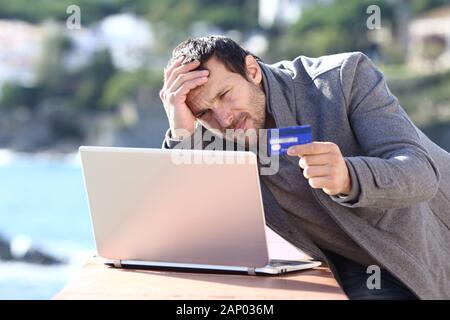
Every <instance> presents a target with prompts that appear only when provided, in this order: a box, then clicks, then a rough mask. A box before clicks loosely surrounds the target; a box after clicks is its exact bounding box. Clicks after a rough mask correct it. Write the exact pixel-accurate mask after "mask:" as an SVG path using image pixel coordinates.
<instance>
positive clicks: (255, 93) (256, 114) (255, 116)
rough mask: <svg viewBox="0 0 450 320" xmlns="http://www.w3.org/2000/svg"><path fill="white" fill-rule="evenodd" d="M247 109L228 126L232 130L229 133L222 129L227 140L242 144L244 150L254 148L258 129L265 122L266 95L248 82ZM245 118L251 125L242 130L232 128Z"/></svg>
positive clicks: (262, 126)
mask: <svg viewBox="0 0 450 320" xmlns="http://www.w3.org/2000/svg"><path fill="white" fill-rule="evenodd" d="M248 86H249V91H250V93H249V99H248V102H247V103H248V106H249V111H248V112H243V113H242V114H241V115H240V117H239V118H238V119H236V121H235V122H234V123H233V124H232V125H231V126H230V128H228V129H229V130H231V131H232V134H231V135H230V134H229V132H228V133H227V132H226V130H224V132H223V134H224V136H225V138H226V139H227V140H233V141H234V142H236V143H237V144H239V145H241V146H244V148H245V150H248V149H252V148H255V147H256V145H257V143H258V137H259V131H260V129H263V128H264V125H265V122H266V95H265V93H264V91H263V90H262V89H261V88H260V87H259V86H257V85H256V84H254V83H252V82H249V83H248ZM244 118H245V121H249V120H250V121H252V122H253V126H252V127H250V128H247V129H246V130H245V131H244V130H239V129H238V130H234V128H235V127H236V125H238V124H239V122H240V121H241V120H242V119H244Z"/></svg>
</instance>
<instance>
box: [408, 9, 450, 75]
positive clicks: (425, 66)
mask: <svg viewBox="0 0 450 320" xmlns="http://www.w3.org/2000/svg"><path fill="white" fill-rule="evenodd" d="M409 36H410V41H409V50H408V52H409V54H408V64H409V65H410V66H411V67H412V68H414V69H416V70H418V71H423V72H427V73H428V72H436V71H442V70H446V69H450V5H447V6H442V7H438V8H435V9H433V10H431V11H429V12H427V13H425V14H424V15H422V16H420V17H418V18H416V19H415V20H413V21H411V23H410V25H409Z"/></svg>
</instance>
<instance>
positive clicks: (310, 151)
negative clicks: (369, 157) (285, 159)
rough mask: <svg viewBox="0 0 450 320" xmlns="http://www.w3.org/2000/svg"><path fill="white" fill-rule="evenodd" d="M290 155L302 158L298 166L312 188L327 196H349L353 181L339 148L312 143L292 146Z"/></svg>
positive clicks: (321, 143) (334, 145)
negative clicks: (320, 190)
mask: <svg viewBox="0 0 450 320" xmlns="http://www.w3.org/2000/svg"><path fill="white" fill-rule="evenodd" d="M288 155H290V156H298V157H299V158H300V160H299V162H298V165H299V166H300V168H302V169H303V176H304V177H305V178H306V179H308V183H309V185H310V186H311V187H312V188H315V189H322V190H323V191H324V192H325V193H326V194H329V195H331V196H334V195H348V194H349V193H350V190H351V188H352V181H351V178H350V174H349V171H348V168H347V164H346V162H345V160H344V157H343V156H342V153H341V150H340V149H339V147H338V146H337V145H336V144H335V143H332V142H318V141H315V142H312V143H308V144H302V145H296V146H292V147H290V148H289V149H288Z"/></svg>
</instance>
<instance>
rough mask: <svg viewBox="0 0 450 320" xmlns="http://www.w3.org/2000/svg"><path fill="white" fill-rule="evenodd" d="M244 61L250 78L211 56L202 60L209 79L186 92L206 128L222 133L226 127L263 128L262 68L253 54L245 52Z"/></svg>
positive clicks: (245, 129) (191, 107)
mask: <svg viewBox="0 0 450 320" xmlns="http://www.w3.org/2000/svg"><path fill="white" fill-rule="evenodd" d="M246 61H248V62H249V63H247V71H248V72H249V79H250V81H249V80H247V79H244V78H243V77H242V76H241V75H240V74H238V73H233V72H231V71H229V70H228V69H226V67H225V66H224V65H223V64H222V63H221V62H220V61H219V60H217V59H216V58H215V57H214V56H213V57H212V58H210V59H209V60H208V61H207V62H206V63H205V65H204V66H205V68H206V69H208V70H209V77H208V81H207V82H206V83H205V84H204V85H202V86H200V87H198V88H195V89H194V90H192V91H191V92H189V94H188V96H187V100H186V103H187V105H188V106H189V108H190V109H191V111H192V113H193V114H194V116H195V117H196V118H197V120H198V121H199V122H200V123H201V124H202V125H203V126H205V127H206V128H207V129H213V131H215V130H217V131H220V132H221V133H222V134H223V135H225V130H227V129H234V130H237V129H242V130H244V131H246V132H247V130H249V129H255V130H256V132H257V131H258V130H259V129H262V128H264V123H265V118H266V110H265V109H266V108H265V107H266V106H265V104H266V101H265V94H264V91H263V90H262V89H261V88H262V82H261V69H260V67H259V65H258V63H257V62H256V60H254V58H253V57H251V56H247V59H246ZM214 129H215V130H214ZM234 138H235V139H237V140H239V139H238V138H236V137H234ZM247 141H248V140H247Z"/></svg>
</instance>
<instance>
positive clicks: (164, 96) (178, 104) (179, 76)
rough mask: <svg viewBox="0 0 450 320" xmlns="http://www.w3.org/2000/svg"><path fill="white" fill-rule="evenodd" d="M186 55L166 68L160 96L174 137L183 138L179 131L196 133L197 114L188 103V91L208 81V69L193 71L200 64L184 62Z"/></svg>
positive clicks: (197, 62)
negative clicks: (194, 113)
mask: <svg viewBox="0 0 450 320" xmlns="http://www.w3.org/2000/svg"><path fill="white" fill-rule="evenodd" d="M183 60H184V57H180V58H178V59H177V60H176V61H175V62H174V63H173V64H172V65H171V66H169V67H168V68H167V69H165V70H164V86H163V88H162V89H161V91H160V92H159V96H160V98H161V100H162V102H163V104H164V109H165V110H166V114H167V119H168V120H169V125H170V131H171V134H172V138H175V139H181V138H183V137H181V136H179V134H177V132H178V133H179V132H180V131H187V132H189V133H190V134H193V133H194V129H195V116H194V115H193V113H192V111H191V110H190V109H189V107H188V106H187V104H186V97H187V95H188V93H189V92H190V91H191V90H192V89H194V88H196V87H198V86H201V85H203V84H205V83H206V82H207V81H208V74H209V71H208V70H196V71H192V70H194V69H195V68H197V67H198V66H199V64H200V63H199V61H197V60H195V61H192V62H190V63H187V64H184V65H183V64H182V61H183Z"/></svg>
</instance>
